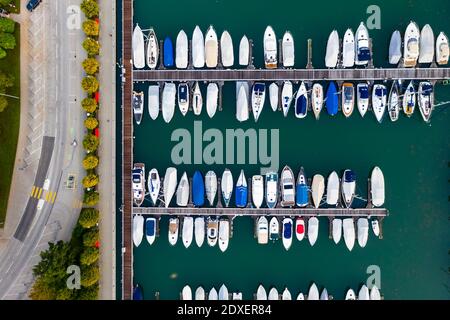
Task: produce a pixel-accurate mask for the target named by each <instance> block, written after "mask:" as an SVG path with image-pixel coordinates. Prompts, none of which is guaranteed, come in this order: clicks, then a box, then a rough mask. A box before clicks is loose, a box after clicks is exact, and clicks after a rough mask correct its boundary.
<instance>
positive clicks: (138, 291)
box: [133, 284, 144, 300]
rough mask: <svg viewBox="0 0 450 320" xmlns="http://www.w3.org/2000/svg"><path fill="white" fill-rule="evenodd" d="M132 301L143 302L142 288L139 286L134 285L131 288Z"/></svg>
mask: <svg viewBox="0 0 450 320" xmlns="http://www.w3.org/2000/svg"><path fill="white" fill-rule="evenodd" d="M133 300H144V295H143V294H142V288H141V286H140V285H139V284H136V285H135V286H134V288H133Z"/></svg>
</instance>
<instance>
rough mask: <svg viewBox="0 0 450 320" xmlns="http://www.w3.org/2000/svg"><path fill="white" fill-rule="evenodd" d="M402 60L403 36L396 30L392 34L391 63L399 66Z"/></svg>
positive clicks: (390, 45) (390, 44)
mask: <svg viewBox="0 0 450 320" xmlns="http://www.w3.org/2000/svg"><path fill="white" fill-rule="evenodd" d="M401 58H402V36H401V34H400V31H398V30H395V31H394V32H393V33H392V36H391V41H390V42H389V63H390V64H398V63H399V61H400V59H401Z"/></svg>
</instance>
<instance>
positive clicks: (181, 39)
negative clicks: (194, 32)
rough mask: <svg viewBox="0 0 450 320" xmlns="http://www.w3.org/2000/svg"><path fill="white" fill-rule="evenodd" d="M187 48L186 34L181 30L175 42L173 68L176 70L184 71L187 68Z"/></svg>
mask: <svg viewBox="0 0 450 320" xmlns="http://www.w3.org/2000/svg"><path fill="white" fill-rule="evenodd" d="M188 46H189V45H188V37H187V34H186V32H184V30H181V31H180V32H178V35H177V39H176V41H175V66H176V67H177V69H186V68H187V66H188V55H189V54H188Z"/></svg>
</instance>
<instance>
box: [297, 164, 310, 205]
mask: <svg viewBox="0 0 450 320" xmlns="http://www.w3.org/2000/svg"><path fill="white" fill-rule="evenodd" d="M295 189H296V190H295V202H296V204H297V206H299V207H306V206H307V205H308V185H307V183H306V175H305V170H304V169H303V167H301V168H300V172H299V173H298V178H297V185H296V188H295Z"/></svg>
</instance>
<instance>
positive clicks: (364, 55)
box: [358, 47, 370, 61]
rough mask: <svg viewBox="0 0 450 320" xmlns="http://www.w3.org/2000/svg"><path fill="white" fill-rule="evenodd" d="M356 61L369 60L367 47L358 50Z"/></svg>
mask: <svg viewBox="0 0 450 320" xmlns="http://www.w3.org/2000/svg"><path fill="white" fill-rule="evenodd" d="M358 60H359V61H369V60H370V50H369V48H367V47H362V48H359V51H358Z"/></svg>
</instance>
